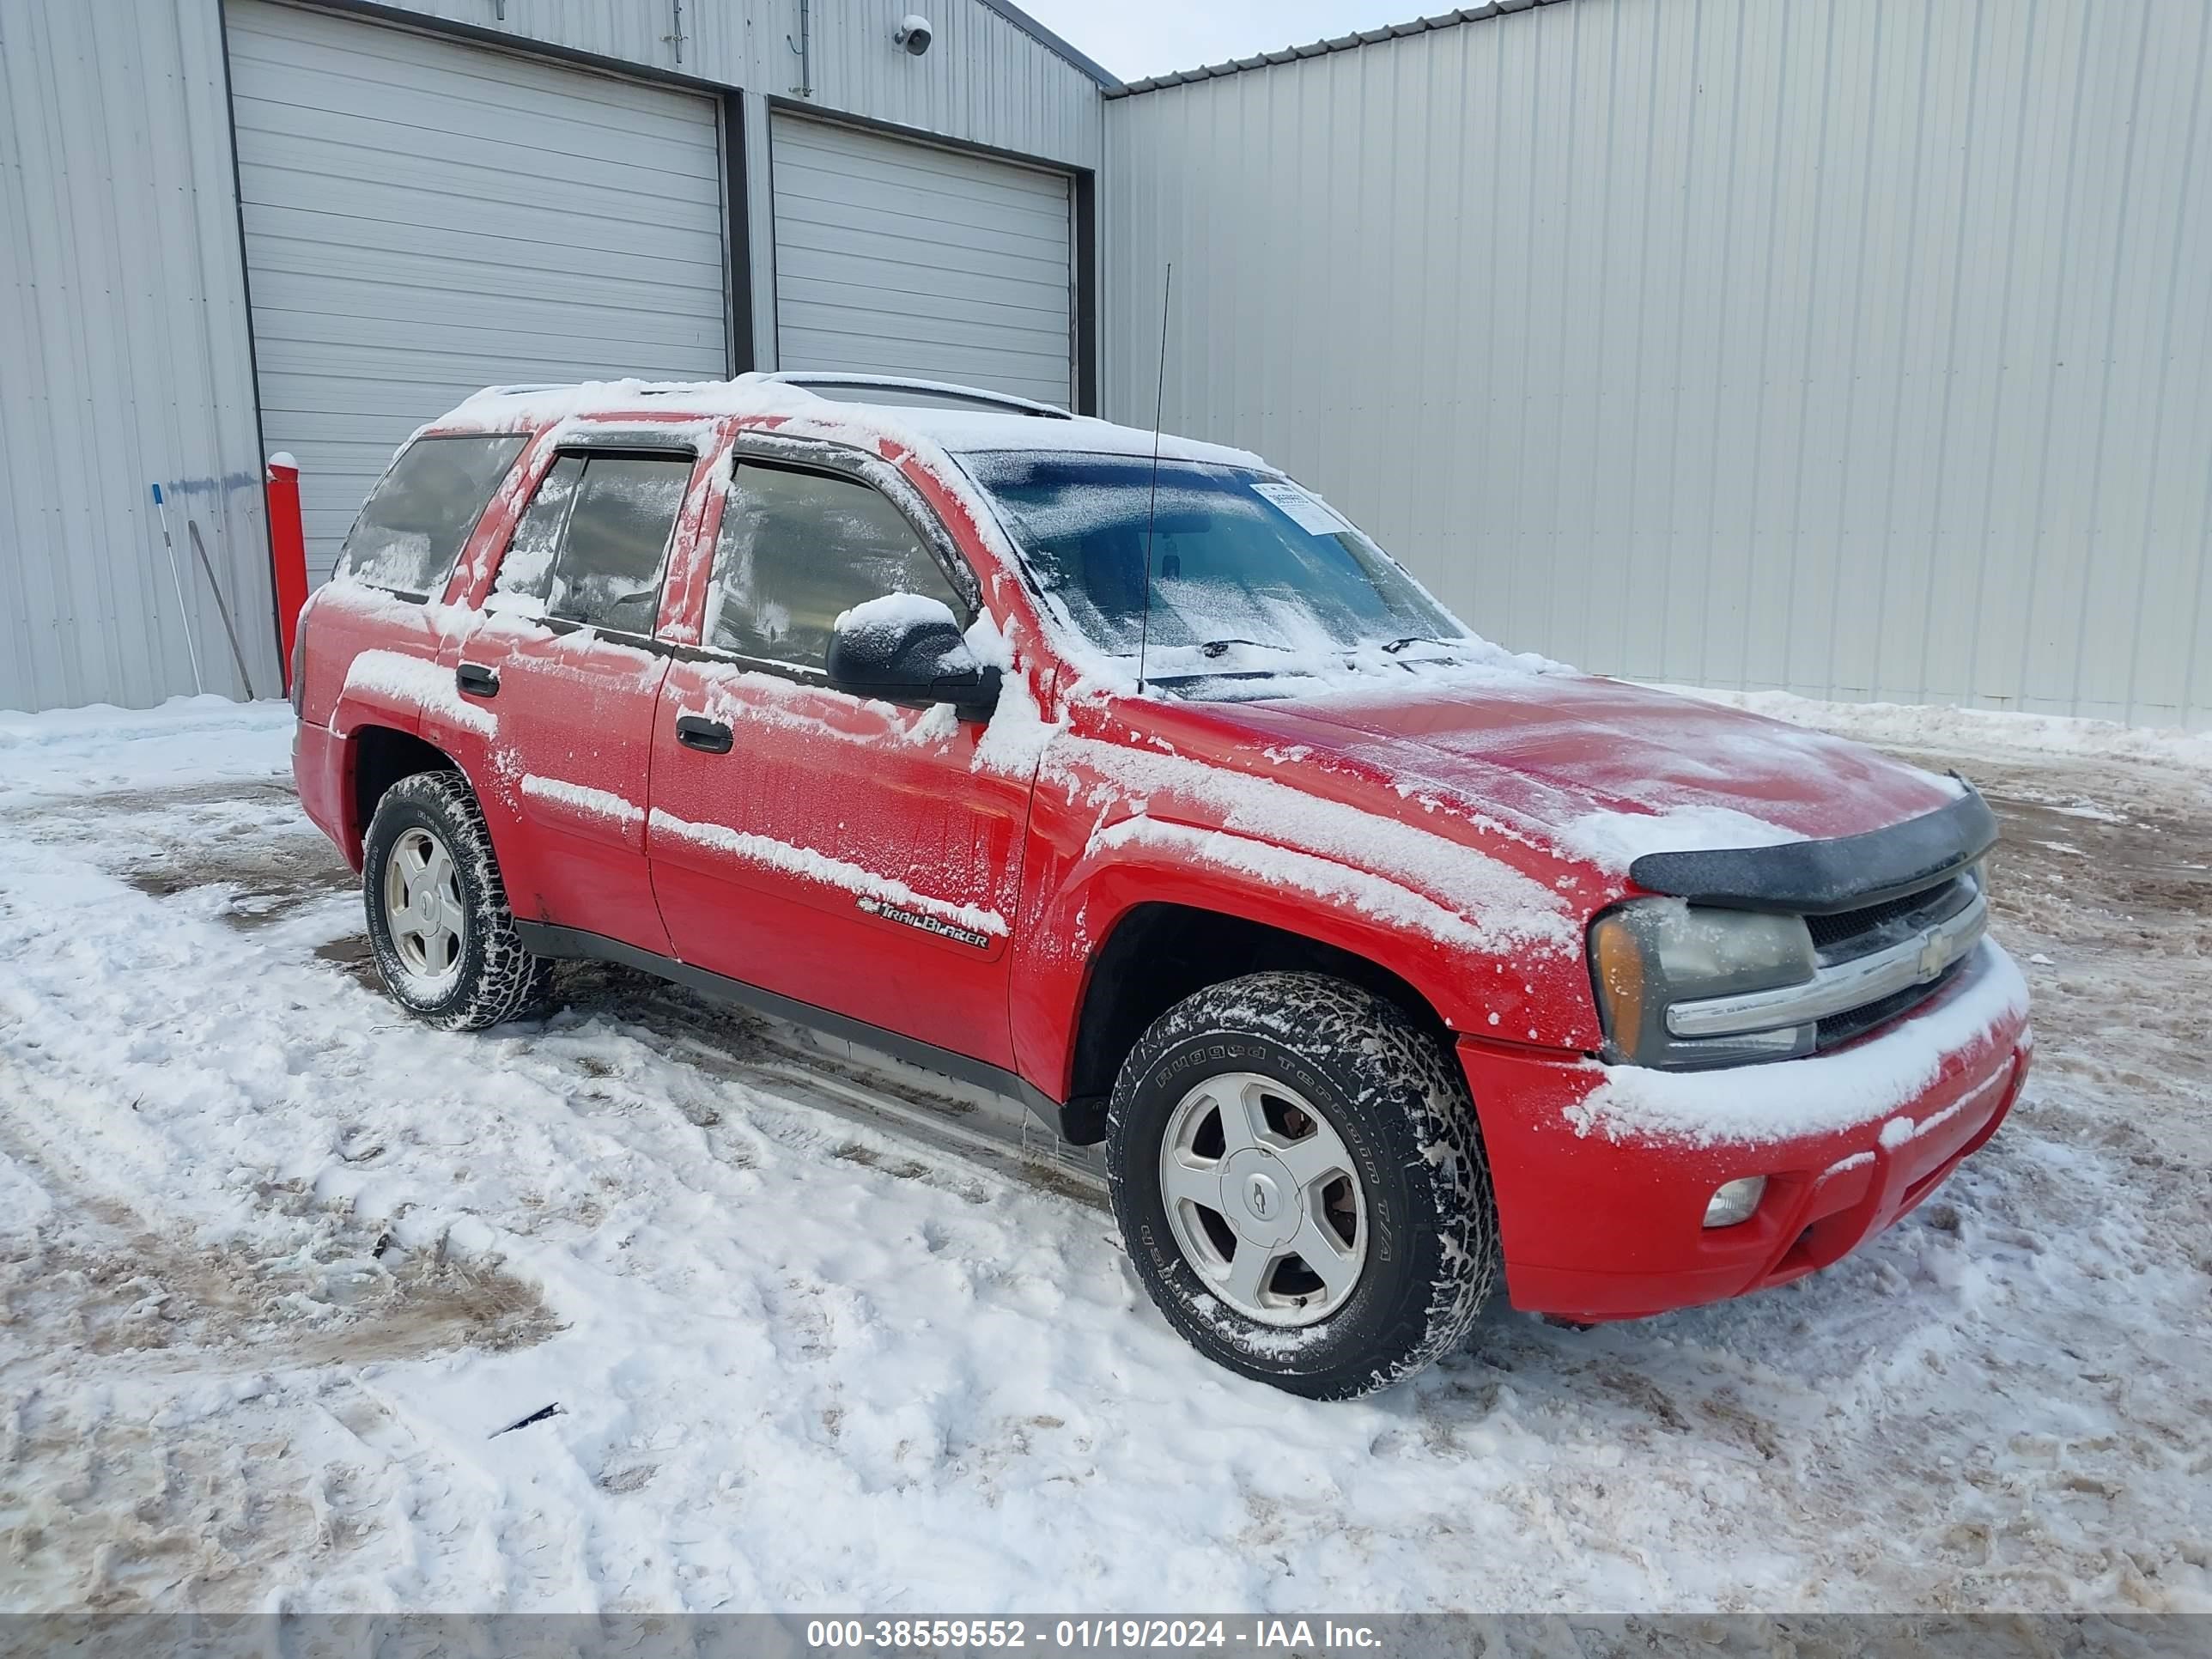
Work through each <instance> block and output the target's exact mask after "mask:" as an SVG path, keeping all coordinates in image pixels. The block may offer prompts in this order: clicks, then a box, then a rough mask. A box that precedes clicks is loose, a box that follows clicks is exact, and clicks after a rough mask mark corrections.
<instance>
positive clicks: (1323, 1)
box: [1017, 0, 1443, 81]
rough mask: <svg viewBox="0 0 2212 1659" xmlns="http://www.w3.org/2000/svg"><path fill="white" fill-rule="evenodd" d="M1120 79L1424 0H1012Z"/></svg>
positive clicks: (1423, 5)
mask: <svg viewBox="0 0 2212 1659" xmlns="http://www.w3.org/2000/svg"><path fill="white" fill-rule="evenodd" d="M1017 3H1018V4H1019V5H1020V7H1021V9H1023V10H1024V11H1025V12H1027V13H1029V15H1030V16H1032V17H1034V18H1036V20H1037V21H1039V22H1040V23H1042V24H1043V25H1044V26H1045V27H1047V28H1048V29H1051V30H1052V31H1053V32H1054V33H1056V34H1059V35H1060V37H1061V38H1062V39H1064V40H1067V41H1068V42H1070V43H1071V44H1073V45H1074V46H1079V47H1081V48H1082V49H1083V50H1084V51H1085V52H1089V53H1090V54H1091V56H1092V57H1093V58H1097V60H1098V61H1099V62H1100V63H1102V64H1104V65H1105V66H1106V67H1107V68H1108V69H1109V70H1113V71H1114V73H1115V74H1116V75H1118V76H1121V78H1122V79H1123V80H1124V81H1139V80H1142V79H1143V78H1144V77H1145V76H1148V75H1161V74H1164V73H1165V72H1166V71H1168V70H1183V69H1196V68H1197V67H1198V66H1199V65H1200V64H1219V63H1224V62H1225V61H1227V60H1228V59H1230V58H1249V57H1250V56H1251V55H1252V54H1253V53H1254V52H1271V51H1273V49H1274V48H1276V47H1278V46H1304V45H1306V44H1308V43H1309V42H1310V41H1314V40H1327V39H1328V38H1329V37H1331V36H1334V35H1344V34H1349V33H1351V32H1352V30H1354V29H1368V28H1374V27H1376V26H1378V25H1380V24H1383V23H1402V22H1404V21H1407V19H1408V18H1412V17H1419V16H1426V15H1431V14H1433V13H1436V12H1437V11H1441V10H1443V7H1441V6H1438V5H1436V4H1433V3H1431V0H1017Z"/></svg>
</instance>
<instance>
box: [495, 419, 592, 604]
mask: <svg viewBox="0 0 2212 1659" xmlns="http://www.w3.org/2000/svg"><path fill="white" fill-rule="evenodd" d="M583 476H584V458H583V457H582V456H581V455H563V456H562V457H561V458H560V459H558V460H556V461H555V462H554V463H553V467H552V470H551V471H549V472H548V473H546V475H545V476H544V477H543V478H541V479H540V480H539V481H538V493H537V494H536V495H532V497H531V498H530V505H529V506H528V507H525V508H523V509H522V516H521V517H520V519H518V520H515V523H514V533H513V535H512V536H510V537H508V538H507V556H506V557H504V558H502V559H501V561H500V562H499V578H498V580H496V581H495V582H493V583H492V592H493V594H494V595H495V596H497V595H499V594H502V593H505V594H511V595H513V596H514V598H515V599H518V600H520V601H522V603H520V604H513V605H507V606H505V607H501V606H500V605H497V604H496V603H495V605H494V606H493V608H494V609H502V608H504V609H509V610H516V611H527V612H528V613H530V614H531V615H532V616H543V615H544V611H545V596H546V595H547V594H548V593H550V592H552V588H553V561H554V559H555V558H556V556H558V555H559V553H560V551H561V538H562V536H563V535H565V534H566V533H567V532H568V509H569V508H570V507H573V506H574V504H575V501H576V485H577V484H578V483H580V481H581V480H582V478H583Z"/></svg>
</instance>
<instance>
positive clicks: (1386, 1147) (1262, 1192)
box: [1107, 974, 1497, 1400]
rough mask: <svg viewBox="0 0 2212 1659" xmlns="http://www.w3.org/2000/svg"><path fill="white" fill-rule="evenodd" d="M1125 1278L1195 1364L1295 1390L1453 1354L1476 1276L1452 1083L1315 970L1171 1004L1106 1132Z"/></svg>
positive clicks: (1492, 1219) (1474, 1147)
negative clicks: (1132, 1271)
mask: <svg viewBox="0 0 2212 1659" xmlns="http://www.w3.org/2000/svg"><path fill="white" fill-rule="evenodd" d="M1107 1152H1108V1160H1109V1170H1110V1174H1111V1179H1112V1183H1113V1194H1114V1209H1115V1215H1116V1216H1117V1217H1118V1218H1119V1219H1120V1221H1121V1234H1122V1237H1123V1238H1124V1240H1125V1241H1127V1245H1128V1249H1129V1254H1130V1256H1131V1258H1132V1259H1133V1261H1135V1263H1136V1266H1137V1271H1138V1274H1139V1277H1140V1278H1142V1279H1143V1280H1144V1281H1145V1286H1146V1290H1147V1291H1150V1292H1151V1294H1152V1300H1153V1301H1154V1302H1155V1303H1156V1304H1158V1307H1159V1309H1160V1310H1161V1312H1162V1313H1164V1315H1165V1316H1167V1318H1168V1321H1169V1322H1170V1323H1171V1324H1172V1325H1174V1326H1175V1327H1176V1329H1177V1330H1179V1331H1180V1332H1182V1334H1183V1335H1184V1336H1185V1337H1187V1338H1188V1340H1190V1341H1191V1343H1192V1344H1193V1345H1194V1346H1196V1347H1197V1348H1199V1349H1200V1352H1204V1353H1205V1354H1206V1355H1207V1356H1208V1357H1209V1358H1212V1359H1214V1360H1216V1361H1218V1363H1220V1364H1224V1365H1226V1366H1228V1367H1229V1368H1230V1369H1231V1370H1235V1371H1238V1372H1241V1373H1243V1375H1244V1376H1250V1377H1255V1378H1257V1379H1259V1380H1261V1381H1262V1382H1266V1383H1273V1384H1274V1385H1275V1386H1276V1387H1278V1388H1281V1389H1288V1390H1290V1391H1291V1392H1292V1393H1294V1394H1301V1395H1310V1396H1312V1397H1314V1398H1316V1399H1324V1400H1337V1399H1347V1398H1350V1397H1352V1396H1354V1395H1362V1394H1367V1393H1370V1392H1372V1391H1373V1390H1375V1389H1381V1388H1386V1387H1388V1386H1389V1384H1390V1383H1395V1382H1396V1381H1398V1380H1399V1379H1400V1378H1401V1377H1404V1376H1409V1375H1411V1374H1412V1373H1413V1372H1414V1371H1416V1370H1419V1369H1420V1368H1421V1367H1423V1366H1424V1365H1425V1364H1428V1363H1429V1362H1430V1361H1431V1360H1432V1359H1434V1358H1437V1355H1439V1354H1441V1353H1443V1352H1446V1351H1447V1350H1449V1349H1450V1348H1451V1347H1453V1346H1455V1345H1456V1344H1457V1343H1458V1342H1459V1341H1460V1340H1462V1338H1464V1337H1465V1335H1466V1334H1467V1332H1468V1328H1469V1327H1471V1326H1472V1325H1473V1323H1474V1318H1475V1315H1476V1314H1477V1312H1478V1311H1479V1310H1480V1308H1481V1305H1482V1303H1483V1301H1484V1299H1485V1298H1486V1296H1487V1295H1488V1293H1489V1290H1490V1286H1491V1284H1492V1279H1493V1278H1494V1277H1495V1274H1496V1258H1497V1249H1496V1240H1497V1221H1496V1212H1495V1208H1494V1206H1493V1205H1492V1200H1491V1193H1490V1181H1489V1174H1488V1170H1487V1169H1486V1166H1485V1164H1484V1163H1483V1158H1482V1151H1481V1145H1480V1140H1479V1139H1478V1138H1477V1136H1476V1134H1475V1127H1474V1110H1473V1107H1472V1104H1471V1103H1470V1102H1469V1101H1468V1095H1467V1087H1466V1085H1465V1084H1464V1083H1463V1082H1462V1080H1461V1078H1460V1075H1459V1073H1458V1071H1457V1069H1456V1067H1455V1066H1453V1064H1452V1062H1451V1060H1450V1057H1449V1054H1447V1053H1446V1052H1445V1051H1444V1050H1443V1048H1441V1046H1440V1045H1439V1044H1438V1043H1437V1042H1436V1041H1435V1040H1434V1039H1433V1038H1431V1036H1429V1035H1428V1034H1427V1033H1425V1032H1424V1031H1423V1030H1420V1029H1419V1027H1417V1026H1416V1025H1415V1024H1413V1021H1412V1020H1411V1019H1409V1018H1407V1016H1406V1015H1405V1014H1404V1013H1403V1012H1401V1010H1400V1009H1398V1008H1397V1007H1396V1006H1395V1005H1393V1004H1391V1003H1389V1002H1388V1001H1385V1000H1383V999H1382V998H1380V997H1377V996H1376V995H1374V994H1371V993H1370V992H1367V991H1364V990H1362V989H1360V988H1359V987H1357V986H1353V985H1351V984H1348V983H1346V982H1345V981H1341V980H1337V979H1332V978H1328V977H1326V976H1323V975H1317V974H1254V975H1249V976H1247V977H1245V978H1243V979H1237V980H1231V981H1228V982H1226V983H1225V984H1221V985H1217V986H1213V987H1209V988H1208V989H1206V990H1204V991H1201V992H1200V993H1198V994H1196V995H1194V996H1192V997H1190V998H1188V999H1187V1000H1184V1001H1182V1002H1181V1003H1178V1004H1176V1006H1175V1007H1173V1008H1171V1009H1170V1010H1169V1011H1168V1012H1166V1013H1165V1014H1164V1015H1162V1016H1161V1017H1160V1018H1159V1019H1158V1021H1157V1022H1156V1023H1155V1024H1153V1025H1152V1029H1151V1030H1148V1031H1146V1034H1145V1036H1143V1038H1142V1039H1141V1040H1140V1041H1139V1042H1138V1044H1137V1046H1136V1048H1134V1049H1133V1050H1132V1051H1131V1053H1130V1054H1129V1057H1128V1059H1127V1060H1126V1061H1125V1062H1124V1063H1123V1065H1122V1067H1121V1076H1120V1078H1119V1079H1117V1080H1116V1082H1115V1090H1114V1098H1113V1103H1112V1106H1111V1109H1110V1110H1109V1115H1108V1120H1107Z"/></svg>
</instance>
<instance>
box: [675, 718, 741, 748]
mask: <svg viewBox="0 0 2212 1659" xmlns="http://www.w3.org/2000/svg"><path fill="white" fill-rule="evenodd" d="M676 741H677V742H678V743H680V744H683V745H684V747H685V748H686V749H696V750H702V752H704V753H706V754H709V755H726V754H728V753H729V752H730V743H731V738H730V728H729V727H728V726H726V725H724V724H723V723H722V722H721V721H720V720H706V719H703V718H702V717H701V716H699V715H697V714H678V716H677V717H676Z"/></svg>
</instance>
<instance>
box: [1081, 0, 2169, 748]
mask: <svg viewBox="0 0 2212 1659" xmlns="http://www.w3.org/2000/svg"><path fill="white" fill-rule="evenodd" d="M1496 11H1497V9H1496V8H1494V7H1486V8H1484V9H1483V14H1484V15H1470V16H1469V21H1462V22H1458V23H1456V24H1453V25H1449V26H1447V27H1439V28H1435V29H1422V30H1420V31H1419V32H1416V33H1407V34H1404V35H1401V36H1397V37H1395V38H1386V39H1383V40H1376V41H1374V42H1372V43H1370V44H1364V45H1358V46H1352V47H1350V48H1349V49H1346V50H1338V51H1333V52H1323V53H1319V54H1317V55H1314V56H1310V57H1304V58H1297V59H1294V60H1291V61H1286V62H1282V63H1279V64H1275V65H1273V66H1268V67H1258V68H1254V69H1250V70H1245V71H1243V72H1237V73H1229V74H1224V75H1218V76H1201V77H1199V78H1195V79H1192V80H1189V81H1187V82H1184V83H1182V84H1171V85H1164V86H1156V87H1153V88H1152V89H1136V90H1133V92H1132V94H1131V95H1129V96H1127V97H1126V98H1120V99H1109V102H1108V104H1107V122H1106V136H1107V149H1106V160H1105V165H1104V167H1103V171H1102V175H1101V179H1102V185H1101V188H1102V208H1101V215H1100V243H1101V246H1102V248H1103V252H1104V257H1105V274H1104V278H1103V335H1104V337H1105V339H1106V340H1107V341H1108V342H1109V349H1108V350H1107V351H1106V353H1105V354H1104V364H1105V378H1104V381H1103V398H1104V406H1105V410H1106V412H1107V413H1109V415H1112V416H1116V417H1117V418H1122V419H1128V420H1133V421H1137V422H1149V420H1150V418H1151V416H1152V386H1153V382H1152V376H1153V373H1154V362H1153V360H1152V351H1153V349H1155V343H1156V342H1157V339H1158V308H1159V295H1160V276H1161V268H1162V265H1163V264H1164V263H1165V262H1166V261H1169V260H1173V261H1174V262H1175V267H1176V276H1175V291H1176V313H1175V318H1174V323H1173V329H1172V336H1171V340H1170V362H1169V364H1168V373H1167V392H1166V420H1167V423H1168V425H1169V426H1170V428H1176V429H1178V430H1182V431H1186V432H1190V433H1194V434H1197V435H1203V436H1206V437H1212V438H1218V439H1223V440H1225V441H1233V442H1237V443H1241V444H1244V445H1247V446H1249V447H1255V448H1258V449H1261V450H1262V451H1264V452H1266V453H1268V454H1269V455H1270V456H1271V457H1273V459H1276V460H1277V461H1279V462H1280V463H1281V464H1283V465H1285V466H1286V467H1288V468H1289V469H1290V470H1291V471H1294V472H1296V473H1297V474H1298V475H1299V476H1300V477H1303V478H1304V480H1306V481H1307V482H1308V483H1311V484H1313V485H1315V486H1316V487H1317V488H1318V489H1322V491H1323V492H1324V493H1326V494H1328V495H1330V496H1331V497H1332V498H1334V500H1335V501H1337V502H1338V503H1339V504H1340V506H1342V507H1345V508H1346V510H1348V511H1350V512H1351V513H1352V514H1353V515H1354V516H1355V517H1357V518H1358V520H1360V521H1361V522H1363V523H1364V524H1365V525H1366V526H1368V527H1370V529H1371V530H1372V531H1373V532H1375V533H1376V537H1377V538H1378V539H1379V540H1381V541H1382V542H1383V544H1384V545H1386V546H1388V547H1390V548H1391V549H1393V550H1395V551H1396V552H1398V553H1399V555H1400V556H1401V557H1403V558H1405V559H1406V560H1407V562H1408V563H1410V564H1411V565H1412V566H1413V568H1415V570H1416V571H1417V572H1418V573H1419V574H1421V575H1422V576H1423V577H1424V578H1425V580H1428V581H1429V582H1430V583H1431V585H1432V586H1434V587H1435V588H1437V591H1438V592H1440V594H1441V595H1442V596H1443V598H1444V599H1447V600H1448V601H1449V603H1450V604H1451V605H1453V607H1454V608H1455V610H1457V611H1460V612H1461V614H1462V615H1463V616H1464V617H1467V618H1468V621H1469V622H1471V623H1474V624H1475V625H1476V626H1477V627H1478V628H1480V629H1481V630H1482V631H1483V632H1485V633H1486V634H1489V635H1492V636H1493V637H1496V638H1498V639H1500V640H1503V641H1510V642H1511V643H1513V644H1516V645H1518V646H1522V647H1529V648H1534V649H1539V650H1542V651H1545V652H1547V653H1552V654H1553V655H1556V656H1559V657H1563V658H1565V659H1569V660H1571V661H1576V662H1578V663H1581V664H1582V665H1584V666H1586V667H1589V668H1591V669H1594V670H1598V671H1607V672H1613V673H1620V674H1627V675H1633V676H1637V677H1639V678H1658V679H1668V680H1680V681H1690V682H1696V683H1702V684H1711V685H1723V686H1736V687H1754V688H1759V687H1784V688H1787V689H1788V690H1793V691H1798V692H1802V693H1808V694H1810V695H1813V696H1838V697H1850V698H1860V697H1882V698H1894V699H1899V700H1904V701H1912V702H1917V701H1942V702H1964V703H1968V704H1972V705H1977V706H1984V707H1994V708H2026V709H2031V710H2040V711H2045V712H2058V713H2078V714H2093V715H2104V716H2109V717H2112V718H2115V719H2120V720H2131V721H2136V722H2142V723H2152V724H2166V725H2179V724H2185V725H2188V726H2192V727H2203V726H2207V725H2212V582H2208V580H2207V569H2208V564H2212V373H2208V372H2207V371H2208V368H2212V276H2208V273H2212V108H2208V107H2207V106H2208V104H2212V96H2208V90H2207V76H2208V67H2212V65H2208V54H2212V7H2208V6H2207V5H2205V4H2204V3H2203V0H2130V3H2126V4H2112V3H2099V0H1559V3H1553V4H1550V5H1546V6H1542V7H1541V8H1539V9H1534V10H1526V9H1517V10H1516V11H1514V12H1511V13H1508V14H1506V15H1490V14H1494V13H1495V12H1496ZM1140 84H1141V83H1140Z"/></svg>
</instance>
